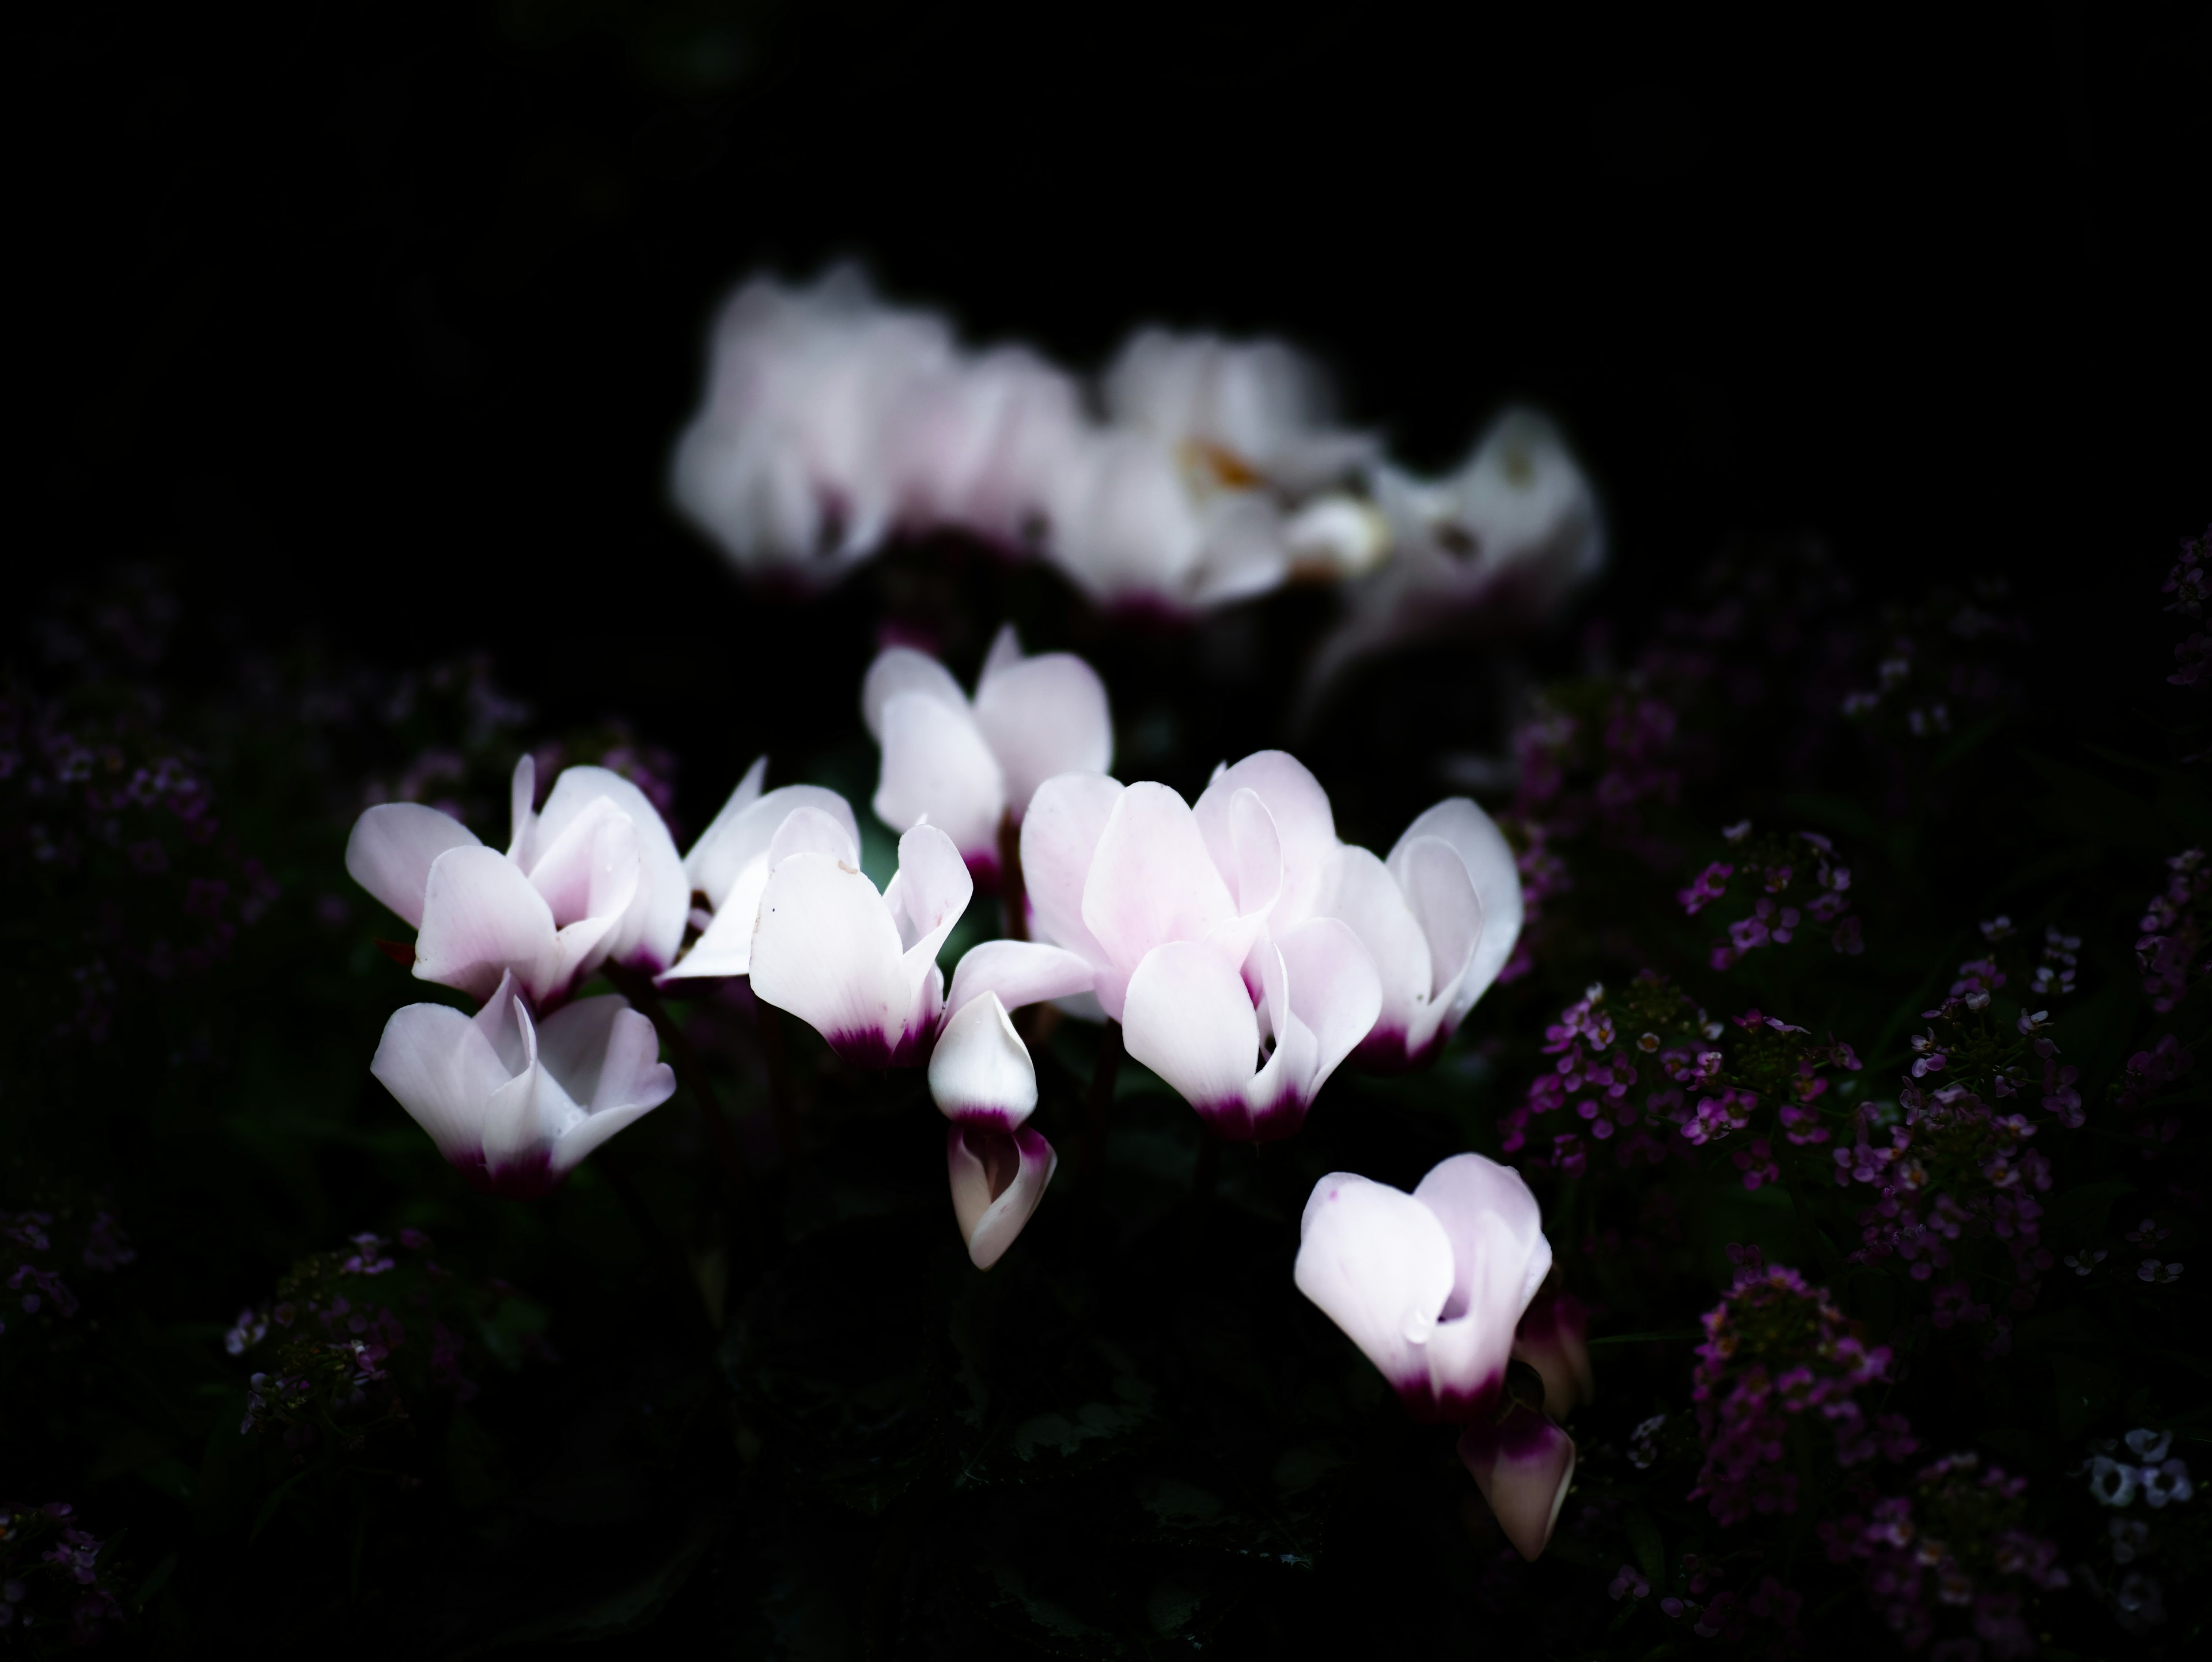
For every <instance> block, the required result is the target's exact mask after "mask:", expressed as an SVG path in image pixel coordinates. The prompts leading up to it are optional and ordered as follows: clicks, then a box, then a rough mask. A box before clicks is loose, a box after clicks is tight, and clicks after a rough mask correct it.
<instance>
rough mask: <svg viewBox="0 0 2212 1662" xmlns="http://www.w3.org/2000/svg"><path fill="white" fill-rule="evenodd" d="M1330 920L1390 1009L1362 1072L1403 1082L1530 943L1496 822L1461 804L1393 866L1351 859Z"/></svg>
mask: <svg viewBox="0 0 2212 1662" xmlns="http://www.w3.org/2000/svg"><path fill="white" fill-rule="evenodd" d="M1321 910H1322V913H1323V914H1324V915H1326V916H1332V917H1340V918H1342V919H1343V920H1344V921H1345V922H1346V923H1348V924H1350V925H1351V926H1352V929H1353V930H1354V931H1355V932H1356V933H1357V934H1358V936H1359V938H1360V940H1361V941H1364V942H1365V943H1366V946H1367V949H1368V950H1369V951H1370V953H1373V954H1374V955H1375V962H1376V968H1377V969H1378V970H1379V971H1380V972H1381V975H1382V978H1383V1008H1382V1014H1380V1015H1379V1016H1377V1017H1376V1022H1375V1026H1374V1029H1373V1031H1372V1032H1370V1033H1369V1034H1368V1035H1367V1038H1365V1039H1364V1041H1363V1042H1362V1043H1361V1044H1360V1047H1359V1052H1358V1061H1359V1063H1360V1065H1362V1066H1363V1067H1366V1068H1373V1069H1375V1070H1376V1071H1378V1072H1395V1071H1396V1070H1399V1069H1401V1068H1410V1067H1416V1066H1419V1064H1420V1063H1422V1062H1426V1061H1428V1060H1429V1059H1430V1058H1431V1057H1432V1056H1435V1054H1436V1053H1437V1051H1438V1050H1441V1049H1442V1048H1443V1044H1444V1042H1445V1041H1446V1040H1447V1039H1449V1038H1450V1037H1451V1036H1452V1035H1453V1034H1454V1033H1455V1032H1457V1031H1458V1030H1459V1025H1460V1023H1461V1022H1462V1021H1464V1020H1466V1019H1467V1014H1468V1011H1470V1010H1472V1009H1473V1008H1474V1005H1475V1001H1476V1000H1478V999H1480V997H1481V996H1482V995H1483V994H1484V993H1486V992H1487V991H1488V990H1489V989H1490V987H1491V983H1493V982H1495V981H1496V980H1497V979H1498V971H1501V970H1502V969H1504V967H1505V960H1506V959H1508V958H1510V957H1511V956H1512V953H1513V947H1514V943H1515V942H1516V941H1517V940H1518V939H1519V938H1520V934H1521V917H1522V898H1521V874H1520V872H1519V870H1518V868H1517V867H1516V864H1515V861H1514V857H1513V850H1512V849H1511V847H1510V845H1509V844H1508V843H1506V841H1505V838H1504V834H1503V833H1501V832H1500V831H1498V827H1497V825H1496V824H1495V823H1493V822H1492V819H1491V818H1490V816H1489V815H1488V814H1486V813H1484V812H1483V811H1482V810H1481V809H1480V807H1476V806H1475V804H1474V803H1473V802H1472V801H1468V799H1467V798H1466V797H1463V796H1455V797H1451V798H1449V799H1447V800H1446V801H1442V802H1439V803H1437V805H1436V807H1432V808H1431V809H1429V810H1428V811H1427V812H1426V813H1423V814H1422V815H1421V816H1420V817H1419V819H1415V820H1414V821H1413V824H1412V825H1408V826H1407V828H1406V832H1405V835H1404V836H1402V837H1400V838H1399V839H1398V841H1397V844H1396V846H1395V847H1394V848H1392V849H1391V850H1390V853H1389V858H1388V859H1385V860H1378V859H1376V857H1375V856H1374V855H1371V854H1370V853H1369V852H1368V851H1367V850H1366V849H1362V848H1357V847H1350V846H1347V847H1346V848H1344V849H1342V850H1341V851H1340V853H1339V854H1338V855H1337V856H1336V859H1335V862H1334V868H1333V869H1332V871H1331V872H1330V874H1329V876H1328V880H1327V884H1326V892H1325V895H1324V897H1323V898H1322V902H1321Z"/></svg>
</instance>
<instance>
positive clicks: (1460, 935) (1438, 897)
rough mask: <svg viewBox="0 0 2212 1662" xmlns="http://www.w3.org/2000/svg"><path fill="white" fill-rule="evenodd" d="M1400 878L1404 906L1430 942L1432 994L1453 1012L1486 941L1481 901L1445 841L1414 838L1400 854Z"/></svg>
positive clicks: (1463, 867)
mask: <svg viewBox="0 0 2212 1662" xmlns="http://www.w3.org/2000/svg"><path fill="white" fill-rule="evenodd" d="M1397 852H1398V865H1397V868H1396V875H1397V877H1398V880H1399V881H1401V883H1403V884H1404V885H1405V888H1406V904H1407V906H1408V907H1409V908H1410V909H1411V910H1412V912H1413V916H1414V917H1416V918H1417V919H1419V922H1420V926H1421V932H1422V934H1425V936H1426V937H1427V938H1428V942H1429V949H1430V954H1431V962H1432V965H1433V970H1432V971H1431V975H1432V979H1431V985H1430V987H1429V988H1428V989H1427V990H1428V993H1429V995H1430V996H1431V997H1432V998H1433V999H1434V1000H1435V1001H1437V1004H1438V1006H1439V1007H1440V1008H1444V1009H1449V1008H1450V1006H1451V1005H1452V1003H1453V1001H1454V1000H1455V998H1456V997H1457V996H1458V992H1459V984H1460V983H1461V981H1462V978H1463V977H1465V975H1466V973H1467V970H1468V965H1471V964H1472V963H1474V955H1475V953H1476V952H1477V951H1478V950H1479V949H1480V943H1481V941H1482V928H1483V917H1482V902H1481V900H1480V898H1477V896H1476V894H1475V892H1474V880H1473V879H1472V878H1470V877H1469V876H1468V874H1467V865H1466V862H1465V861H1462V859H1461V858H1460V856H1459V853H1458V850H1456V849H1454V848H1453V847H1452V846H1451V845H1450V844H1449V843H1446V842H1445V841H1444V840H1443V838H1441V837H1416V838H1415V839H1414V840H1413V842H1412V843H1409V844H1407V845H1406V846H1404V847H1402V848H1401V849H1399V850H1398V851H1397Z"/></svg>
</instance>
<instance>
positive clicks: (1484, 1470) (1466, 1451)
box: [1459, 1403, 1575, 1563]
mask: <svg viewBox="0 0 2212 1662" xmlns="http://www.w3.org/2000/svg"><path fill="white" fill-rule="evenodd" d="M1459 1458H1460V1459H1461V1460H1462V1462H1463V1463H1465V1464H1466V1466H1467V1469H1468V1472H1469V1473H1470V1474H1471V1475H1472V1476H1474V1483H1475V1487H1476V1488H1479V1489H1480V1490H1481V1491H1482V1498H1483V1499H1484V1500H1486V1501H1488V1502H1489V1503H1490V1509H1491V1511H1492V1513H1495V1514H1496V1516H1497V1519H1498V1527H1499V1528H1500V1529H1502V1530H1504V1531H1505V1538H1506V1539H1507V1540H1509V1541H1510V1542H1511V1543H1513V1547H1514V1550H1515V1551H1516V1552H1518V1553H1519V1554H1520V1555H1522V1557H1523V1558H1525V1559H1527V1560H1528V1561H1529V1562H1531V1563H1534V1562H1535V1561H1536V1560H1537V1559H1538V1558H1539V1557H1541V1555H1543V1551H1544V1549H1545V1548H1546V1547H1547V1546H1548V1545H1550V1544H1551V1540H1552V1531H1553V1529H1554V1528H1555V1527H1557V1525H1558V1524H1559V1509H1560V1508H1561V1507H1564V1506H1565V1504H1566V1501H1567V1489H1568V1487H1569V1485H1570V1484H1571V1483H1572V1482H1573V1481H1574V1476H1575V1443H1574V1439H1573V1438H1571V1437H1570V1436H1568V1435H1567V1434H1566V1433H1565V1432H1564V1431H1562V1430H1560V1429H1559V1427H1558V1426H1556V1425H1553V1423H1552V1422H1550V1421H1549V1420H1547V1419H1546V1418H1544V1417H1543V1416H1542V1415H1540V1414H1537V1413H1534V1412H1533V1411H1532V1410H1530V1409H1528V1408H1525V1407H1523V1406H1522V1405H1521V1404H1519V1403H1511V1404H1510V1405H1509V1407H1508V1409H1507V1411H1506V1415H1505V1418H1504V1422H1503V1423H1500V1424H1491V1425H1473V1426H1469V1427H1468V1428H1467V1430H1466V1432H1465V1433H1464V1434H1462V1436H1461V1438H1460V1440H1459Z"/></svg>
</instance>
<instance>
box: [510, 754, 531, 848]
mask: <svg viewBox="0 0 2212 1662" xmlns="http://www.w3.org/2000/svg"><path fill="white" fill-rule="evenodd" d="M537 801H538V758H536V757H534V756H532V754H531V753H530V752H528V751H525V752H522V754H521V755H520V756H518V757H517V758H515V760H514V771H513V773H512V774H510V775H509V776H507V831H508V836H507V855H508V857H509V858H510V859H520V858H521V856H522V851H523V849H524V846H525V845H526V843H529V841H530V837H531V833H532V830H533V829H534V828H535V827H536V825H537V823H538V813H537V809H536V807H535V806H534V805H535V804H536V802H537Z"/></svg>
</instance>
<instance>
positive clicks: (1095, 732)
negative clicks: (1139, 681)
mask: <svg viewBox="0 0 2212 1662" xmlns="http://www.w3.org/2000/svg"><path fill="white" fill-rule="evenodd" d="M860 709H861V714H862V715H863V716H864V717H865V718H866V721H867V724H868V731H869V733H870V734H872V735H873V736H874V738H875V740H876V741H877V742H878V744H879V745H881V746H883V771H882V773H881V775H880V776H879V778H878V784H877V787H876V800H875V810H876V817H877V818H878V819H881V820H882V821H883V822H884V824H885V825H889V826H890V827H891V828H892V829H893V830H895V831H907V830H909V829H911V828H912V827H914V826H915V825H920V824H921V823H922V822H923V821H924V820H927V822H928V823H929V824H931V825H934V826H936V827H937V828H938V829H939V831H943V832H945V835H946V836H948V837H951V839H952V840H953V842H954V843H956V844H957V846H958V848H959V849H960V853H961V856H962V858H963V859H964V860H966V861H967V862H968V868H969V870H970V871H972V872H975V873H977V874H982V875H988V876H992V877H995V875H996V874H997V872H998V868H999V827H1000V821H1001V820H1002V819H1005V818H1006V816H1007V815H1009V814H1011V815H1012V818H1013V819H1014V820H1015V821H1016V822H1017V823H1018V822H1019V821H1020V819H1021V818H1022V816H1023V814H1024V813H1025V812H1027V810H1028V808H1029V805H1030V798H1031V797H1032V796H1034V795H1035V794H1036V788H1037V787H1038V786H1039V785H1041V784H1042V783H1043V782H1045V781H1046V780H1047V779H1049V778H1051V777H1052V776H1054V774H1060V773H1103V772H1104V771H1105V770H1107V769H1108V768H1109V766H1111V765H1112V764H1113V760H1114V723H1113V717H1112V715H1111V713H1110V712H1109V709H1108V708H1107V703H1106V687H1105V684H1104V683H1103V682H1102V681H1100V680H1099V679H1098V674H1097V671H1095V670H1093V669H1092V668H1091V666H1090V665H1088V664H1086V663H1085V662H1084V661H1083V660H1082V659H1080V658H1078V657H1076V656H1074V655H1073V654H1070V653H1065V652H1053V653H1046V654H1042V655H1041V656H1038V657H1035V658H1024V657H1023V656H1022V647H1021V642H1020V641H1019V640H1018V639H1017V638H1016V636H1015V635H1014V630H1013V626H1012V624H1008V625H1007V626H1006V627H1005V628H1003V629H1001V630H1000V631H999V634H998V638H997V639H996V640H994V641H993V642H992V643H991V650H990V654H989V655H988V656H987V657H986V658H985V659H984V661H983V673H982V675H981V678H980V679H978V680H977V682H976V684H975V699H974V701H973V702H972V703H970V701H969V698H968V696H967V695H966V694H965V693H963V692H962V691H961V690H960V685H959V683H958V682H957V681H955V680H954V679H952V677H951V674H950V673H947V672H946V670H945V667H944V666H943V665H942V664H940V663H939V662H938V661H936V660H935V659H934V658H932V657H930V656H928V655H927V654H925V653H921V652H916V651H915V650H914V649H913V648H910V647H892V648H890V649H889V650H887V651H885V652H884V653H883V654H880V655H879V656H878V658H877V659H876V661H875V662H874V663H872V664H871V665H870V666H869V667H868V673H867V678H866V680H865V681H863V682H862V684H861V687H860Z"/></svg>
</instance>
